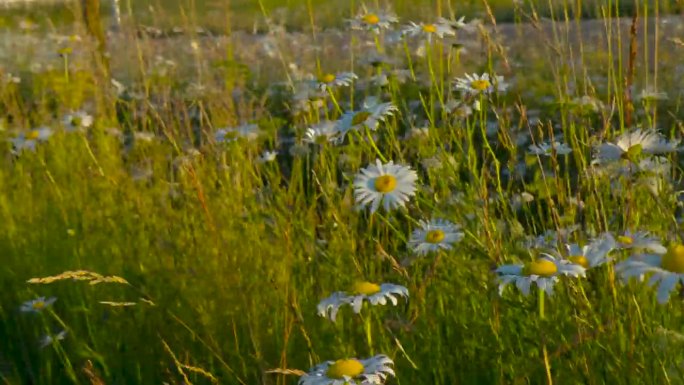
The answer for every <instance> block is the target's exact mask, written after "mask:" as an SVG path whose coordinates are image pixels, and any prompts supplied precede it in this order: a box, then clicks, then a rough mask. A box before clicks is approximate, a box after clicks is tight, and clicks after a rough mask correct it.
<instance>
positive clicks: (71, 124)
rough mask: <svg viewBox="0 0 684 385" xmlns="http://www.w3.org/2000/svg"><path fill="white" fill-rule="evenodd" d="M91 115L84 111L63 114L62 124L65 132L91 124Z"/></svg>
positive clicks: (81, 128) (77, 129) (84, 127)
mask: <svg viewBox="0 0 684 385" xmlns="http://www.w3.org/2000/svg"><path fill="white" fill-rule="evenodd" d="M93 121H94V120H93V117H92V115H90V114H88V113H87V112H85V111H76V112H72V113H69V114H66V115H64V117H63V118H62V125H63V126H64V128H65V129H66V130H67V132H73V131H79V130H83V129H86V128H88V127H90V126H92V125H93Z"/></svg>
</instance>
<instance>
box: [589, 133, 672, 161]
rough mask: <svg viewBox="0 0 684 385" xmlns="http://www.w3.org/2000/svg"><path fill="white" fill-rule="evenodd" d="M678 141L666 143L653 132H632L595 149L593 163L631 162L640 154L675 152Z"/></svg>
mask: <svg viewBox="0 0 684 385" xmlns="http://www.w3.org/2000/svg"><path fill="white" fill-rule="evenodd" d="M678 144H679V140H675V141H672V142H668V141H667V140H666V139H665V138H663V137H662V136H661V135H660V134H659V133H657V132H656V131H654V130H646V131H643V130H639V129H637V130H634V131H630V132H626V133H624V134H622V135H620V136H618V138H617V140H616V142H615V143H603V144H601V145H599V146H598V147H597V148H596V149H595V159H594V162H595V163H596V162H598V163H600V162H606V161H616V160H620V159H625V158H626V159H630V160H633V158H634V157H636V156H638V155H640V154H641V153H644V154H648V155H656V154H664V153H668V152H675V151H677V145H678Z"/></svg>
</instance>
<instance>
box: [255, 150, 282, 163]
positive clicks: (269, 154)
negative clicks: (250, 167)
mask: <svg viewBox="0 0 684 385" xmlns="http://www.w3.org/2000/svg"><path fill="white" fill-rule="evenodd" d="M277 156H278V151H264V152H263V153H262V154H261V156H259V159H258V161H259V163H268V162H273V161H274V160H276V157H277Z"/></svg>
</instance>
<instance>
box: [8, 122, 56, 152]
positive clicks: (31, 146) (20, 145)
mask: <svg viewBox="0 0 684 385" xmlns="http://www.w3.org/2000/svg"><path fill="white" fill-rule="evenodd" d="M50 136H52V130H51V129H50V128H48V127H41V128H36V129H33V130H30V131H28V132H26V133H24V132H22V133H20V134H19V135H18V136H17V137H15V138H12V139H10V142H12V147H13V152H14V153H15V154H19V153H21V152H22V151H23V150H31V151H35V149H36V144H38V143H40V142H45V141H46V140H48V139H49V138H50Z"/></svg>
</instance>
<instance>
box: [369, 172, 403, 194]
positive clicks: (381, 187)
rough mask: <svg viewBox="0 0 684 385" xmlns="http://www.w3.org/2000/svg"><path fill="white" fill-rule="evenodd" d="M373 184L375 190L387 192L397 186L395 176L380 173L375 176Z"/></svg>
mask: <svg viewBox="0 0 684 385" xmlns="http://www.w3.org/2000/svg"><path fill="white" fill-rule="evenodd" d="M373 186H374V187H375V191H377V192H381V193H383V194H387V193H390V192H392V191H394V189H395V188H397V178H395V177H393V176H392V175H380V176H379V177H377V178H375V181H374V182H373Z"/></svg>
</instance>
